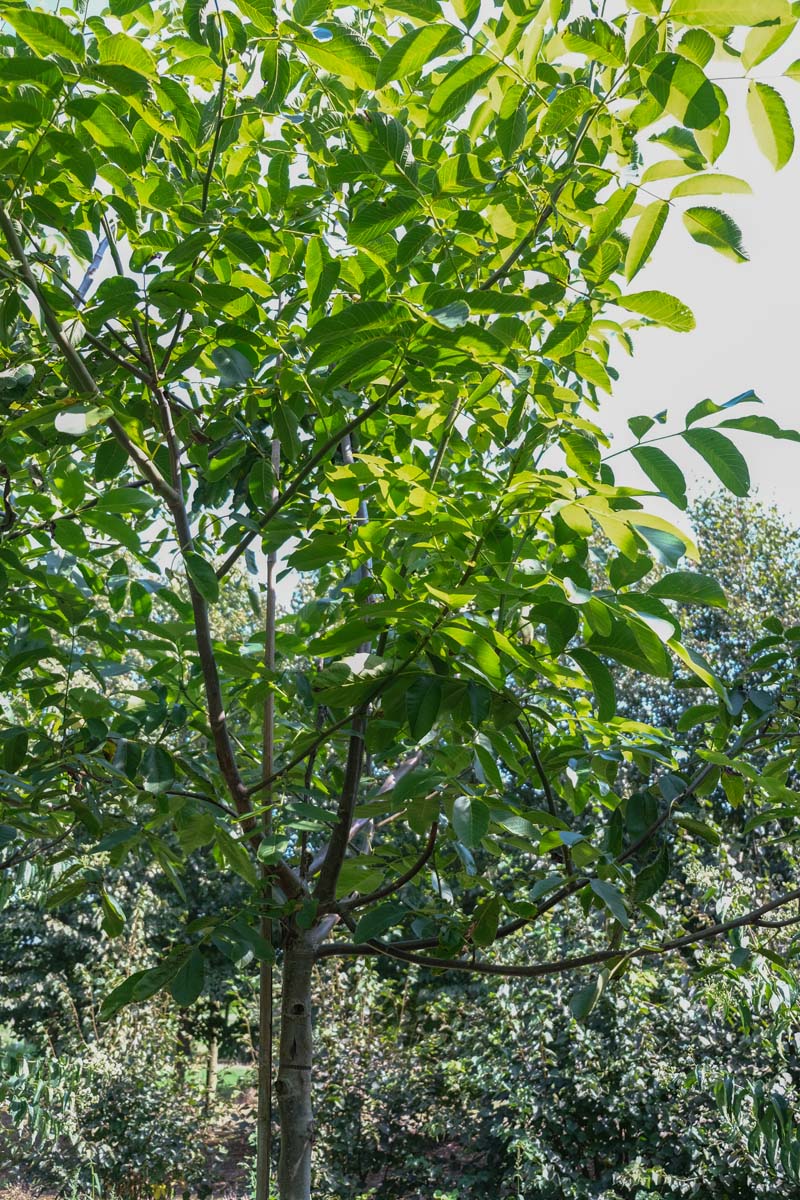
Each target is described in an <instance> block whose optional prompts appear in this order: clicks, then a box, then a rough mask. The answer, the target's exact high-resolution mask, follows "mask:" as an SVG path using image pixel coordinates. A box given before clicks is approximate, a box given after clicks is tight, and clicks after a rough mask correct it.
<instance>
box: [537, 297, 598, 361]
mask: <svg viewBox="0 0 800 1200" xmlns="http://www.w3.org/2000/svg"><path fill="white" fill-rule="evenodd" d="M591 325H592V309H591V306H590V305H588V304H576V305H575V307H574V308H572V309H570V310H569V312H568V313H567V314H566V316H564V317H562V319H561V320H559V321H557V322H556V324H555V325H554V327H553V329H551V331H550V333H549V334H548V336H547V337H546V338H545V340H544V342H543V343H542V354H544V355H547V356H548V357H550V358H559V359H560V358H565V357H566V356H567V355H568V354H573V353H574V352H575V351H576V350H577V349H578V348H579V346H582V345H583V343H584V342H585V341H586V338H587V336H588V333H589V330H590V328H591Z"/></svg>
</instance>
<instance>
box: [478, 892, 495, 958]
mask: <svg viewBox="0 0 800 1200" xmlns="http://www.w3.org/2000/svg"><path fill="white" fill-rule="evenodd" d="M499 920H500V897H499V896H490V897H489V899H488V900H484V901H483V902H482V903H481V904H479V905H478V906H477V908H476V909H475V914H474V920H473V924H472V940H473V942H474V943H475V945H476V946H491V944H492V942H493V941H494V940H495V938H496V937H497V925H498V922H499Z"/></svg>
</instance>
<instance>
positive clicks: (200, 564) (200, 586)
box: [183, 550, 219, 604]
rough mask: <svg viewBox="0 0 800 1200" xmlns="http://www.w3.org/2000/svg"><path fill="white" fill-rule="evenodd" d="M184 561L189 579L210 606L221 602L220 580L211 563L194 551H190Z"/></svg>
mask: <svg viewBox="0 0 800 1200" xmlns="http://www.w3.org/2000/svg"><path fill="white" fill-rule="evenodd" d="M183 561H184V564H185V566H186V571H187V573H188V575H189V578H190V579H191V581H192V583H193V584H194V586H195V587H196V588H197V590H198V592H199V593H200V595H201V596H202V597H203V599H204V600H207V601H208V603H209V604H216V602H217V601H218V600H219V580H218V579H217V576H216V573H215V571H214V568H213V567H212V566H211V563H210V562H209V561H208V560H207V559H205V558H203V556H202V554H196V553H195V552H194V550H188V551H187V552H186V553H185V554H184V556H183Z"/></svg>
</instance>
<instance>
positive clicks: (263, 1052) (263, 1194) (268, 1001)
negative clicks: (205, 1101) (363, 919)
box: [256, 920, 272, 1200]
mask: <svg viewBox="0 0 800 1200" xmlns="http://www.w3.org/2000/svg"><path fill="white" fill-rule="evenodd" d="M271 933H272V931H271V922H270V921H264V920H262V923H261V934H262V937H267V938H270V939H271ZM256 1142H257V1154H256V1200H270V1193H271V1190H272V1189H271V1187H270V1182H271V1179H270V1176H271V1168H272V1162H271V1158H272V965H271V964H270V963H266V962H262V964H261V970H260V973H259V988H258V1113H257V1116H256Z"/></svg>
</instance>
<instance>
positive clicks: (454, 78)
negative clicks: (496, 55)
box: [428, 54, 498, 124]
mask: <svg viewBox="0 0 800 1200" xmlns="http://www.w3.org/2000/svg"><path fill="white" fill-rule="evenodd" d="M497 69H498V63H497V61H496V60H495V59H493V58H489V57H488V55H485V54H474V55H472V56H471V57H470V58H462V59H461V61H460V62H457V63H454V64H453V66H451V67H450V68H449V70H448V72H447V74H446V75H445V77H444V79H443V80H442V82H441V83H440V84H439V86H438V87H437V88H436V90H435V91H434V93H433V96H432V98H431V102H430V104H429V106H428V111H429V112H430V114H431V116H432V117H433V118H434V119H435V121H436V122H437V123H438V124H443V123H444V122H445V121H450V120H451V119H452V118H453V117H455V116H458V115H459V114H460V113H462V112H463V111H464V109H465V108H466V106H467V105H468V104H469V102H470V100H471V99H472V97H473V96H474V95H475V94H476V93H477V92H479V91H480V89H481V88H482V87H483V86H484V84H486V83H488V81H489V80H490V79H491V77H492V75H494V74H495V72H496V71H497Z"/></svg>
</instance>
